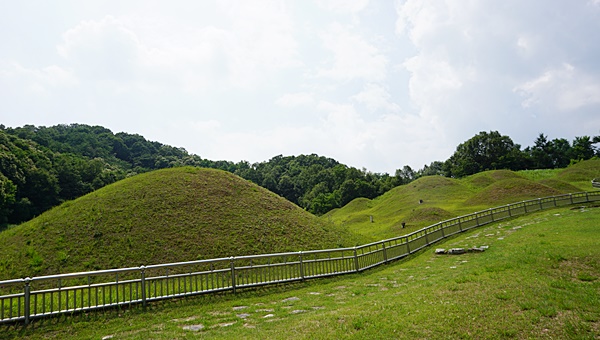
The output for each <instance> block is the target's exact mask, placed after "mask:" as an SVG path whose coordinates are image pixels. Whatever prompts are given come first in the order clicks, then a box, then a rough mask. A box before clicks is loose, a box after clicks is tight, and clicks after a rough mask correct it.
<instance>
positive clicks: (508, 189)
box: [321, 159, 600, 241]
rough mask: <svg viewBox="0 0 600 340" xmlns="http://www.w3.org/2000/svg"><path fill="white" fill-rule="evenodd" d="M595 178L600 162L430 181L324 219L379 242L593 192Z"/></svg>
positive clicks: (355, 204)
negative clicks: (488, 212) (517, 205)
mask: <svg viewBox="0 0 600 340" xmlns="http://www.w3.org/2000/svg"><path fill="white" fill-rule="evenodd" d="M594 177H600V159H592V160H587V161H583V162H579V163H577V164H574V165H572V166H570V167H568V168H566V169H553V170H527V171H518V172H513V171H509V170H493V171H485V172H481V173H478V174H475V175H472V176H468V177H466V178H462V179H452V178H445V177H441V176H427V177H422V178H419V179H417V180H416V181H414V182H412V183H409V184H407V185H402V186H399V187H397V188H394V189H392V190H390V191H388V192H387V193H385V194H384V195H382V196H380V197H377V198H375V199H373V200H368V199H365V198H360V199H356V200H354V201H352V202H350V203H349V204H348V205H346V206H345V207H343V208H340V209H336V210H334V211H331V212H329V213H327V214H325V215H324V216H322V217H321V218H322V219H325V220H327V221H332V222H333V223H335V224H337V225H339V226H341V227H343V228H347V229H348V230H350V231H352V232H354V233H357V234H360V235H363V236H365V237H368V238H370V239H371V240H373V241H375V240H381V239H386V238H391V237H395V236H399V235H403V234H407V233H409V232H412V231H415V230H418V229H420V228H423V227H426V226H428V225H431V224H433V223H436V222H439V221H440V220H444V219H449V218H452V217H456V216H459V215H464V214H468V213H471V212H475V211H479V210H484V209H488V208H491V207H496V206H500V205H503V204H508V203H513V202H518V201H523V200H528V199H535V198H539V197H546V196H552V195H559V194H565V193H573V192H580V191H591V190H594V188H593V187H592V185H591V180H592V178H594ZM419 200H423V203H422V204H420V203H419ZM371 216H372V217H373V222H371ZM402 222H404V223H405V228H404V229H403V228H402Z"/></svg>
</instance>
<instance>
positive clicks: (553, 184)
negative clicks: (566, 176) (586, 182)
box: [538, 178, 581, 192]
mask: <svg viewBox="0 0 600 340" xmlns="http://www.w3.org/2000/svg"><path fill="white" fill-rule="evenodd" d="M538 183H540V184H543V185H545V186H548V187H550V188H554V189H556V190H558V191H561V192H579V191H581V190H580V189H579V188H577V187H576V186H574V185H573V184H570V183H567V182H565V181H561V180H559V179H556V178H547V179H542V180H540V181H538Z"/></svg>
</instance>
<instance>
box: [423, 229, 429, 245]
mask: <svg viewBox="0 0 600 340" xmlns="http://www.w3.org/2000/svg"><path fill="white" fill-rule="evenodd" d="M427 230H429V228H425V229H423V231H425V244H427V245H429V237H427Z"/></svg>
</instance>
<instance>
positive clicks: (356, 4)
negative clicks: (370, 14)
mask: <svg viewBox="0 0 600 340" xmlns="http://www.w3.org/2000/svg"><path fill="white" fill-rule="evenodd" d="M316 3H317V5H319V7H321V8H325V9H327V10H330V11H336V12H342V13H358V12H361V11H362V10H364V9H365V8H366V7H367V6H368V5H369V0H316Z"/></svg>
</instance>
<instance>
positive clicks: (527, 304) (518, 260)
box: [0, 207, 600, 339]
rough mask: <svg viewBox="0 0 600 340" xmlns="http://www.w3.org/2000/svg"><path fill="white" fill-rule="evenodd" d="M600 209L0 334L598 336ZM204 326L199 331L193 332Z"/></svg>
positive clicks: (512, 223)
mask: <svg viewBox="0 0 600 340" xmlns="http://www.w3.org/2000/svg"><path fill="white" fill-rule="evenodd" d="M599 225H600V208H598V207H595V208H594V207H585V208H580V207H576V208H571V209H569V208H561V209H554V210H549V211H543V212H539V213H536V214H532V215H528V216H524V217H521V218H518V219H514V220H509V221H503V222H501V223H495V224H491V225H488V226H485V227H482V228H479V229H475V230H473V231H471V232H469V233H465V234H461V235H459V236H457V237H456V238H453V239H450V240H446V241H445V242H444V243H441V244H438V245H436V246H435V247H437V248H439V247H441V248H447V249H448V248H453V247H473V246H479V245H488V246H489V249H488V250H487V251H485V252H483V253H468V254H464V255H457V256H452V255H434V254H433V249H426V250H424V251H421V252H420V253H418V254H417V255H413V256H411V257H409V258H408V259H406V260H403V261H399V262H394V263H391V264H388V265H385V266H382V267H379V268H377V269H374V270H370V271H367V272H364V273H362V274H352V275H348V276H341V277H337V278H330V279H323V280H313V281H308V282H304V283H296V284H291V285H284V286H275V287H269V288H263V289H261V290H248V291H242V292H240V293H238V294H236V295H234V294H231V293H228V294H222V295H211V296H202V297H196V298H190V299H182V300H177V301H167V302H164V303H157V304H152V305H151V306H150V307H149V310H147V311H143V310H142V309H141V308H133V309H131V310H121V311H117V310H115V311H106V312H95V313H89V314H86V315H78V316H74V317H68V318H64V317H63V318H59V319H54V320H45V321H38V322H35V323H34V324H33V325H31V326H30V327H27V328H23V327H22V326H11V327H6V328H5V332H3V333H0V334H2V335H0V338H2V337H4V338H6V339H12V338H31V339H43V338H77V339H100V338H102V337H104V336H108V335H112V336H113V338H114V339H148V338H152V339H184V338H198V337H199V338H211V339H259V338H260V339H415V338H418V339H425V338H449V339H482V338H491V339H504V338H515V339H524V338H548V339H573V338H577V339H594V338H597V337H598V336H599V335H600V295H599V294H598V291H600V280H599V279H598V278H599V277H600V250H599V249H598V242H597V240H598V239H600V228H598V226H599ZM194 325H195V326H197V327H200V326H199V325H201V326H202V327H203V329H202V330H199V331H191V330H186V329H184V327H185V326H194Z"/></svg>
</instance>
